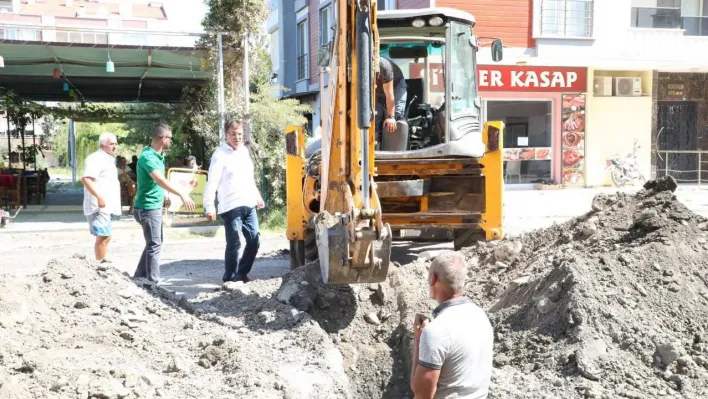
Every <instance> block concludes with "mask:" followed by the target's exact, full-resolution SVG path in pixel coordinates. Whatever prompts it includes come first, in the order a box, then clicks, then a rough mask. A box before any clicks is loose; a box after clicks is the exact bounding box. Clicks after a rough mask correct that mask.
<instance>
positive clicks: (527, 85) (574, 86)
mask: <svg viewBox="0 0 708 399" xmlns="http://www.w3.org/2000/svg"><path fill="white" fill-rule="evenodd" d="M424 67H425V64H422V63H417V64H414V63H411V64H410V66H409V73H410V75H409V76H410V77H411V78H412V79H416V78H423V69H424ZM429 68H430V73H429V77H430V79H431V91H434V92H441V91H444V89H445V85H444V82H443V76H444V75H443V71H442V64H439V63H431V64H430V67H429ZM477 79H478V82H479V90H480V91H528V92H532V91H542V92H566V93H567V92H579V93H582V92H585V91H586V89H587V69H586V68H571V67H536V66H514V65H478V66H477Z"/></svg>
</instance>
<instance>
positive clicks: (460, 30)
mask: <svg viewBox="0 0 708 399" xmlns="http://www.w3.org/2000/svg"><path fill="white" fill-rule="evenodd" d="M472 36H473V33H472V29H471V28H470V26H469V25H464V24H460V23H457V22H453V23H452V34H451V37H452V43H451V45H450V59H451V63H452V65H451V66H450V70H451V71H452V85H451V86H450V97H451V99H452V101H451V104H452V106H451V109H452V111H451V114H450V116H451V117H450V119H451V120H453V121H454V120H456V119H458V118H462V117H465V116H473V117H476V116H479V110H478V109H477V107H476V106H475V98H477V85H476V82H475V79H476V76H475V74H474V72H473V71H474V70H475V69H476V68H475V64H476V59H475V57H476V49H475V48H474V47H472V44H471V43H470V38H471V37H472Z"/></svg>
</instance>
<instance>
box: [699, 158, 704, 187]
mask: <svg viewBox="0 0 708 399" xmlns="http://www.w3.org/2000/svg"><path fill="white" fill-rule="evenodd" d="M702 162H703V161H702V160H701V153H700V152H698V188H701V163H702Z"/></svg>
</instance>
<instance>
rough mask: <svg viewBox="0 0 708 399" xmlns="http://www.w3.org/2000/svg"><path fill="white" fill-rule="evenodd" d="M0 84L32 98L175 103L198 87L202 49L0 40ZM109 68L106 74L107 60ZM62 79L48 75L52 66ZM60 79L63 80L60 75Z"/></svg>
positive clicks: (206, 74) (203, 73) (202, 77)
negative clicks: (185, 91) (184, 91)
mask: <svg viewBox="0 0 708 399" xmlns="http://www.w3.org/2000/svg"><path fill="white" fill-rule="evenodd" d="M0 56H2V57H3V59H4V67H0V86H2V87H5V88H7V89H10V90H12V91H13V92H14V93H15V94H17V95H18V96H20V97H24V98H27V99H30V100H34V101H74V99H72V98H71V97H70V96H69V92H68V90H65V89H67V88H65V87H64V83H65V82H68V83H69V86H68V89H73V90H74V92H75V93H76V100H79V101H81V100H84V101H92V102H160V103H175V102H179V101H180V98H181V95H182V89H183V88H184V87H186V86H193V85H196V86H200V85H203V84H204V83H205V82H206V81H207V80H208V79H209V78H210V77H211V76H213V73H214V71H212V70H205V69H204V68H203V66H202V65H204V64H205V63H204V61H203V60H204V57H205V56H206V54H205V52H203V51H198V50H196V49H192V48H184V47H182V48H167V47H153V48H151V47H145V46H113V47H111V48H110V49H109V48H107V47H106V46H103V47H99V46H95V45H81V44H68V43H28V42H24V43H13V42H10V41H5V42H3V43H0ZM109 57H110V60H111V61H112V62H113V67H114V72H107V71H106V67H107V65H106V64H107V62H108V61H109ZM55 69H57V70H59V71H60V73H61V72H63V75H62V76H63V77H59V78H58V79H57V78H56V77H55V76H54V70H55ZM64 77H65V79H64Z"/></svg>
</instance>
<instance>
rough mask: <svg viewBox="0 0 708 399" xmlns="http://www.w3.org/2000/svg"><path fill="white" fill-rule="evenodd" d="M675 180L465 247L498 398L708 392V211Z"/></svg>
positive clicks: (469, 289)
mask: <svg viewBox="0 0 708 399" xmlns="http://www.w3.org/2000/svg"><path fill="white" fill-rule="evenodd" d="M675 189H676V183H675V181H673V179H671V178H668V179H663V180H660V181H652V182H649V183H647V185H646V186H645V189H644V190H641V191H640V192H638V193H637V194H634V195H630V194H623V193H618V194H614V195H599V196H597V197H596V198H595V199H594V200H593V203H592V209H593V210H592V211H591V212H589V213H587V214H586V215H584V216H582V217H579V218H575V219H573V220H570V221H568V222H567V223H564V224H561V225H555V226H553V227H550V228H548V229H544V230H540V231H535V232H532V233H529V234H526V235H523V236H520V237H518V238H515V239H511V240H506V241H502V242H498V243H481V244H480V245H478V246H477V247H475V248H469V249H465V250H464V254H465V255H466V258H467V259H468V261H469V264H470V265H471V266H472V267H471V268H470V273H469V284H468V286H467V289H466V291H467V295H468V296H469V297H470V298H472V299H473V300H474V301H475V302H476V303H478V304H480V305H481V306H483V307H484V308H486V309H487V310H488V313H489V315H490V319H491V320H492V324H493V325H494V329H495V333H496V337H495V338H496V339H495V358H494V364H495V371H494V377H493V378H494V380H493V384H492V393H491V395H490V396H491V397H494V398H521V397H534V398H545V397H547V398H572V397H587V398H621V397H626V398H654V397H686V398H699V397H708V371H707V370H706V369H707V368H708V360H707V359H708V331H707V330H708V312H706V308H707V306H708V268H707V266H708V258H707V257H706V255H707V249H708V245H707V244H706V243H707V242H708V235H707V233H706V220H705V219H704V218H702V217H700V216H698V215H696V214H694V213H692V212H691V211H689V210H688V209H687V208H686V207H685V206H684V205H682V204H681V203H679V202H678V201H677V200H676V197H675V196H674V194H673V191H674V190H675Z"/></svg>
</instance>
